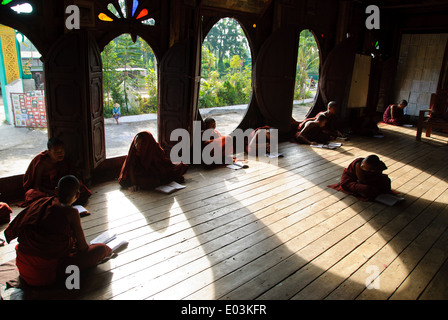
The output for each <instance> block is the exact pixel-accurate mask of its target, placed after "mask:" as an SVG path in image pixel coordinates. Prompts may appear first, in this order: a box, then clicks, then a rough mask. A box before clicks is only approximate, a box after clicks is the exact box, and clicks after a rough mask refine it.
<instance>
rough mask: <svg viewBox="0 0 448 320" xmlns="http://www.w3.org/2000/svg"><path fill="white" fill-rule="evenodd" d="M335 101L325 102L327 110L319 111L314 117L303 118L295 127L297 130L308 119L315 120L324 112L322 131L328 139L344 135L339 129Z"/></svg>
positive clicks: (299, 129) (302, 126)
mask: <svg viewBox="0 0 448 320" xmlns="http://www.w3.org/2000/svg"><path fill="white" fill-rule="evenodd" d="M337 112H338V109H337V103H336V101H330V102H329V103H328V104H327V110H326V111H321V112H319V113H318V114H317V115H316V116H315V117H311V118H307V119H305V120H303V121H302V122H301V123H300V124H299V125H298V127H297V131H301V130H302V129H303V128H304V127H305V125H306V124H307V123H308V122H309V121H315V120H316V119H317V118H318V117H319V116H320V115H321V114H324V115H325V116H326V118H327V121H326V123H325V125H324V126H323V127H322V130H321V131H322V132H323V133H324V134H326V135H328V138H327V139H328V140H334V139H335V138H337V137H344V135H343V134H342V133H341V131H340V130H339V124H338V118H337Z"/></svg>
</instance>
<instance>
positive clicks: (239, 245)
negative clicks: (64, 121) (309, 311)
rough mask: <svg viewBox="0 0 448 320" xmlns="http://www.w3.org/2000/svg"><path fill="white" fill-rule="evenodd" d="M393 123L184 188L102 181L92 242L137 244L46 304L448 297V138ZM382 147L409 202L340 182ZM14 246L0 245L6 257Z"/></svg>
mask: <svg viewBox="0 0 448 320" xmlns="http://www.w3.org/2000/svg"><path fill="white" fill-rule="evenodd" d="M381 129H382V131H383V133H384V135H385V137H384V138H382V139H375V138H362V137H353V138H352V139H351V140H350V141H347V142H345V143H344V145H343V147H342V148H340V149H337V150H326V149H317V148H311V147H309V146H303V145H297V144H292V143H282V144H281V145H280V148H279V149H280V152H283V153H284V155H285V157H284V158H280V159H278V163H276V161H277V159H274V160H272V159H271V160H270V162H269V161H267V160H264V161H256V159H249V161H248V165H249V168H248V169H242V170H237V171H234V170H231V169H228V168H225V167H223V168H215V169H204V168H199V167H197V168H192V169H191V170H189V172H188V173H187V174H186V176H185V178H186V181H185V184H186V186H187V187H186V188H185V189H183V190H180V191H178V192H176V193H173V194H171V195H165V194H160V193H157V192H154V191H152V192H137V193H130V192H128V191H126V190H121V189H120V188H119V185H118V184H117V183H116V182H109V183H104V184H101V185H98V186H95V187H93V188H92V189H93V192H94V194H93V195H92V197H91V199H90V200H89V203H88V205H87V207H88V209H89V210H90V211H91V212H92V215H91V216H88V217H85V218H82V223H83V227H84V230H85V234H86V237H87V240H91V239H93V238H94V237H95V236H97V235H98V234H99V233H101V232H103V231H105V230H107V229H110V230H112V231H114V232H117V233H118V234H119V235H120V236H122V237H125V238H126V239H128V240H129V246H128V248H126V249H125V250H124V251H122V252H121V253H119V254H118V256H116V257H115V258H114V259H111V260H109V261H107V262H105V263H103V264H101V265H99V266H98V267H97V268H95V269H94V270H91V271H90V272H89V273H88V274H87V275H83V280H82V282H81V289H80V290H71V291H69V290H65V289H60V290H59V291H57V290H56V291H41V292H35V293H34V296H33V298H42V299H51V298H57V299H61V297H64V298H67V299H99V300H102V299H137V300H138V299H156V300H158V299H199V300H200V299H213V300H214V299H262V300H263V299H271V300H273V299H282V300H283V299H381V300H385V299H447V298H448V288H447V285H446V284H447V281H448V259H447V258H448V229H447V227H448V183H447V181H448V180H447V177H448V166H447V164H448V145H447V143H446V142H447V141H448V138H447V136H446V135H445V136H443V135H442V136H441V135H437V134H436V135H433V136H432V137H431V138H429V139H428V138H423V141H422V142H417V141H415V128H403V127H393V126H382V127H381ZM372 153H375V154H378V155H379V156H380V158H381V159H382V160H383V161H384V162H385V163H386V165H387V166H388V170H387V171H386V173H387V174H389V176H390V178H391V180H392V187H393V189H395V190H397V191H399V192H401V193H403V194H404V197H405V198H406V201H405V202H404V203H402V204H400V205H397V206H394V207H386V206H384V205H382V204H379V203H373V202H362V201H359V200H357V199H356V198H355V197H353V196H349V195H346V194H344V193H341V192H337V191H335V190H333V189H330V188H328V187H327V185H328V184H333V183H336V182H338V180H339V178H340V176H341V173H342V171H343V169H344V168H345V167H346V166H347V165H348V164H349V163H350V162H351V161H352V160H353V159H354V158H356V157H364V156H366V155H368V154H372ZM14 211H15V212H14V213H15V214H16V213H18V209H17V208H15V210H14ZM3 229H4V228H3ZM3 229H1V230H0V231H3ZM1 235H2V236H3V233H1ZM14 246H15V242H13V243H12V244H9V245H7V246H5V247H2V248H0V263H3V262H5V261H8V260H10V259H13V258H14V257H15V253H14V250H13V249H14ZM372 279H376V280H375V281H374V282H373V283H372V284H371V285H370V287H371V289H368V288H367V287H366V285H367V284H369V283H370V282H371V280H372Z"/></svg>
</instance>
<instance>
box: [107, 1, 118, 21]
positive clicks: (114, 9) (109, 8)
mask: <svg viewBox="0 0 448 320" xmlns="http://www.w3.org/2000/svg"><path fill="white" fill-rule="evenodd" d="M107 9H108V10H109V11H110V12H112V13H113V14H114V15H115V16H116V17H117V18H120V15H119V14H118V12H117V9H116V8H115V6H114V5H113V4H112V3H109V4H108V5H107Z"/></svg>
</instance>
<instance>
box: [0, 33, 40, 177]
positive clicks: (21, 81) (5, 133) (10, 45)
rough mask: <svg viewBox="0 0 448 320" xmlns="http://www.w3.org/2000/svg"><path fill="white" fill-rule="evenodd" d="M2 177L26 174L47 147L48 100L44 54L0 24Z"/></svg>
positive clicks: (18, 34) (19, 35)
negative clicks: (44, 73) (46, 97)
mask: <svg viewBox="0 0 448 320" xmlns="http://www.w3.org/2000/svg"><path fill="white" fill-rule="evenodd" d="M0 49H1V51H2V55H1V57H2V59H1V64H0V65H1V66H0V69H1V70H0V74H1V77H0V82H1V95H2V96H1V98H0V99H1V101H0V103H1V106H0V109H1V111H0V135H1V136H2V138H4V139H2V140H3V143H2V144H3V148H2V149H1V150H0V168H1V169H0V178H4V177H8V176H14V175H19V174H23V173H25V171H26V169H27V167H28V165H29V163H30V162H31V160H32V159H33V158H34V156H36V155H37V154H38V153H39V152H41V151H43V150H45V149H46V144H47V140H48V132H47V118H46V101H45V91H44V85H43V81H44V79H43V68H44V65H43V62H42V61H41V59H40V58H41V53H40V52H39V51H38V49H37V48H36V47H35V45H34V44H33V43H32V42H31V41H30V40H29V39H28V38H27V37H26V35H25V34H23V33H21V32H20V31H18V30H15V29H13V28H10V27H8V26H1V27H0ZM6 137H7V139H6Z"/></svg>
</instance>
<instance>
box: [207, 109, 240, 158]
mask: <svg viewBox="0 0 448 320" xmlns="http://www.w3.org/2000/svg"><path fill="white" fill-rule="evenodd" d="M204 133H205V135H204ZM201 136H206V138H209V139H208V140H206V141H202V150H204V148H207V149H208V150H209V151H210V156H211V157H213V155H214V154H213V151H214V150H215V149H221V154H222V159H219V161H221V163H216V164H222V163H227V164H229V163H232V162H233V145H232V144H233V140H232V137H231V136H229V135H222V134H221V133H220V132H219V131H218V130H217V129H216V121H215V119H213V118H211V117H207V118H205V119H204V126H203V130H202V134H201ZM226 145H227V148H226ZM217 160H218V159H217Z"/></svg>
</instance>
